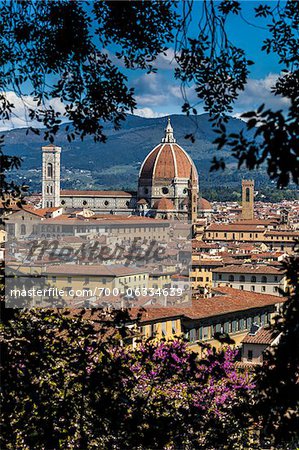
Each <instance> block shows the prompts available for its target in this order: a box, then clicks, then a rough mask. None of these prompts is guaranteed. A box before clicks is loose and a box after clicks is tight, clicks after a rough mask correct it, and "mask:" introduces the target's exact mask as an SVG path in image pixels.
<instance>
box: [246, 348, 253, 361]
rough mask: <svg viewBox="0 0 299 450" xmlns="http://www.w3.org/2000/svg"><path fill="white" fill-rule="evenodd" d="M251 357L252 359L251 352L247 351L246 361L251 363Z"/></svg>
mask: <svg viewBox="0 0 299 450" xmlns="http://www.w3.org/2000/svg"><path fill="white" fill-rule="evenodd" d="M252 357H253V354H252V350H248V352H247V360H248V361H252Z"/></svg>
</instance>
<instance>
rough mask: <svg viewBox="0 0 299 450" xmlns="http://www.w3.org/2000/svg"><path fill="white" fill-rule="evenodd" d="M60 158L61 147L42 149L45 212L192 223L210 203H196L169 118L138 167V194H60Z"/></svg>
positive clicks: (193, 178) (190, 171)
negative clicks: (84, 211) (80, 211)
mask: <svg viewBox="0 0 299 450" xmlns="http://www.w3.org/2000/svg"><path fill="white" fill-rule="evenodd" d="M60 154H61V148H60V147H57V146H54V145H48V146H45V147H43V148H42V155H43V167H42V207H43V208H53V207H63V208H64V209H65V210H71V209H76V210H78V209H90V210H92V211H95V212H97V213H101V214H103V213H105V214H109V213H110V214H121V215H142V216H148V217H156V218H165V219H166V218H169V219H178V220H184V221H185V220H189V221H190V222H192V223H195V222H196V219H197V215H198V212H199V210H201V205H206V204H207V203H208V202H207V201H206V200H204V199H199V187H198V174H197V170H196V167H195V164H194V163H193V161H192V159H191V158H190V156H189V155H188V154H187V153H186V151H185V150H184V149H183V148H182V147H181V146H180V145H178V144H177V142H176V139H175V138H174V134H173V128H172V126H171V123H170V119H168V123H167V126H166V129H165V135H164V137H163V138H162V140H161V142H160V143H159V144H158V145H157V146H156V147H155V148H154V149H153V150H152V151H151V152H150V153H149V154H148V155H147V157H146V158H145V160H144V161H143V164H142V165H141V168H140V172H139V178H138V190H137V192H126V191H96V190H94V191H79V190H60ZM208 208H210V205H209V204H208Z"/></svg>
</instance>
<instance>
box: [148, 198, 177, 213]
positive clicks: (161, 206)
mask: <svg viewBox="0 0 299 450" xmlns="http://www.w3.org/2000/svg"><path fill="white" fill-rule="evenodd" d="M153 208H154V209H157V210H160V211H173V210H174V209H175V208H174V204H173V203H172V201H171V200H170V199H169V198H165V197H164V198H160V200H157V201H156V202H155V203H154V206H153Z"/></svg>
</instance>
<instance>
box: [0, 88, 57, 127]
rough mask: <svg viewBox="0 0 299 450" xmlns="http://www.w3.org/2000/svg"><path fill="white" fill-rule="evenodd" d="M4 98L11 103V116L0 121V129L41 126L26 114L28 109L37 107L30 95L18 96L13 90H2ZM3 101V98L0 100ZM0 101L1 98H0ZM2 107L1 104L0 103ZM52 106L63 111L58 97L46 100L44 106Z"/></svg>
mask: <svg viewBox="0 0 299 450" xmlns="http://www.w3.org/2000/svg"><path fill="white" fill-rule="evenodd" d="M1 95H4V97H5V99H6V100H7V101H8V102H9V103H11V104H13V106H14V107H13V108H12V113H11V117H10V119H9V120H2V121H0V131H5V130H11V129H12V128H24V127H29V126H31V127H37V128H38V127H42V126H43V125H42V124H41V123H39V122H37V121H35V120H33V121H32V120H30V118H29V115H28V109H29V108H30V109H35V108H38V106H37V102H36V101H35V100H34V98H33V97H32V96H30V95H24V96H22V97H20V96H18V95H17V94H16V93H15V92H13V91H8V92H2V93H1ZM2 101H3V100H2ZM0 102H1V100H0ZM0 106H1V107H2V105H0ZM49 106H52V108H54V110H55V111H57V112H60V113H61V114H63V113H64V111H65V109H64V105H63V103H62V102H61V101H60V99H59V98H53V99H51V100H49V101H47V102H46V107H49Z"/></svg>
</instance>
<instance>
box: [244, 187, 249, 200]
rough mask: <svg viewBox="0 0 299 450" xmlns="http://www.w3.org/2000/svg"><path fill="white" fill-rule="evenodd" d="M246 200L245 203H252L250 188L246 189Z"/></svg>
mask: <svg viewBox="0 0 299 450" xmlns="http://www.w3.org/2000/svg"><path fill="white" fill-rule="evenodd" d="M245 192H246V196H245V197H246V198H245V201H246V202H250V189H249V187H248V188H246V191H245Z"/></svg>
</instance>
